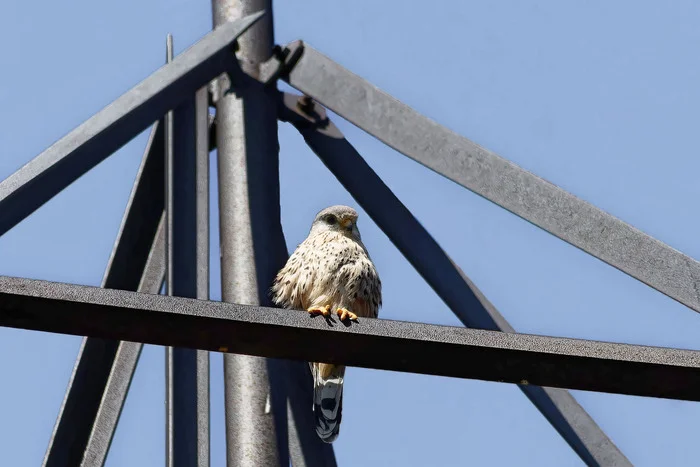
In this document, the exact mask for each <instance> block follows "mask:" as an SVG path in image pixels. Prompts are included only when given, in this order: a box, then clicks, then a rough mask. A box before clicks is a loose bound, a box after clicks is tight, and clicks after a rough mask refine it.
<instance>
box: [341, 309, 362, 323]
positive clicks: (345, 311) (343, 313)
mask: <svg viewBox="0 0 700 467" xmlns="http://www.w3.org/2000/svg"><path fill="white" fill-rule="evenodd" d="M336 313H338V316H339V317H340V321H345V320H346V319H350V320H351V321H357V315H356V314H355V313H353V312H352V311H350V310H348V309H347V308H338V310H337V311H336Z"/></svg>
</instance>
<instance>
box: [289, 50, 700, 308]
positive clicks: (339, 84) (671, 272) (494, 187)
mask: <svg viewBox="0 0 700 467" xmlns="http://www.w3.org/2000/svg"><path fill="white" fill-rule="evenodd" d="M301 46H302V44H301V42H299V41H297V42H295V43H292V44H291V45H289V46H288V47H289V48H290V49H296V48H298V47H301ZM288 56H290V57H291V56H296V55H295V54H289V55H288ZM282 78H283V79H285V80H286V81H287V82H288V83H289V84H290V85H291V86H293V87H294V88H296V89H298V90H299V91H301V92H303V93H304V94H306V95H308V96H310V97H312V98H313V99H315V100H316V101H318V102H320V103H321V104H323V105H324V106H326V107H327V108H329V109H330V110H332V111H333V112H335V113H337V114H338V115H340V116H342V117H343V118H345V119H347V120H348V121H350V122H352V123H353V124H355V125H357V126H358V127H359V128H361V129H363V130H365V131H366V132H367V133H369V134H370V135H372V136H374V137H376V138H377V139H379V140H380V141H383V142H384V143H386V144H387V145H389V146H390V147H392V148H394V149H396V150H397V151H399V152H401V153H402V154H404V155H406V156H408V157H410V158H412V159H414V160H415V161H417V162H420V163H421V164H423V165H425V166H426V167H428V168H430V169H432V170H434V171H435V172H437V173H439V174H441V175H443V176H445V177H447V178H449V179H450V180H452V181H454V182H456V183H458V184H460V185H462V186H463V187H465V188H467V189H469V190H471V191H473V192H474V193H476V194H478V195H480V196H483V197H484V198H486V199H488V200H489V201H492V202H493V203H495V204H497V205H499V206H501V207H503V208H505V209H507V210H508V211H510V212H512V213H513V214H516V215H518V216H520V217H522V218H523V219H525V220H527V221H529V222H531V223H532V224H534V225H536V226H538V227H540V228H542V229H544V230H546V231H547V232H549V233H551V234H552V235H555V236H557V237H559V238H560V239H562V240H564V241H566V242H568V243H570V244H572V245H574V246H575V247H578V248H580V249H582V250H583V251H585V252H586V253H589V254H591V255H593V256H595V257H596V258H598V259H600V260H602V261H604V262H606V263H608V264H609V265H611V266H613V267H615V268H617V269H619V270H620V271H623V272H625V273H626V274H629V275H630V276H632V277H634V278H636V279H638V280H640V281H641V282H643V283H645V284H647V285H649V286H650V287H653V288H654V289H656V290H658V291H659V292H661V293H663V294H665V295H667V296H669V297H671V298H673V299H674V300H677V301H678V302H680V303H682V304H684V305H686V306H687V307H689V308H691V309H693V310H695V311H697V312H700V293H698V290H699V289H700V263H698V261H696V260H694V259H693V258H690V257H689V256H686V255H684V254H683V253H681V252H679V251H677V250H675V249H673V248H671V247H670V246H668V245H666V244H664V243H662V242H660V241H658V240H656V239H654V238H652V237H650V236H649V235H647V234H645V233H643V232H641V231H640V230H638V229H636V228H634V227H632V226H631V225H629V224H627V223H625V222H623V221H621V220H619V219H617V218H616V217H614V216H612V215H610V214H608V213H606V212H604V211H602V210H601V209H598V208H596V207H595V206H593V205H591V204H590V203H588V202H586V201H583V200H581V199H579V198H577V197H575V196H574V195H572V194H571V193H568V192H566V191H564V190H562V189H561V188H559V187H558V186H556V185H553V184H552V183H550V182H548V181H546V180H544V179H542V178H540V177H538V176H536V175H534V174H532V173H530V172H528V171H526V170H524V169H522V168H521V167H518V166H517V165H515V164H513V163H512V162H510V161H508V160H506V159H503V158H502V157H500V156H498V155H496V154H495V153H493V152H491V151H488V150H486V149H484V148H482V147H481V146H479V145H477V144H476V143H474V142H472V141H470V140H468V139H466V138H464V137H462V136H460V135H458V134H457V133H454V132H452V131H450V130H448V129H447V128H445V127H443V126H441V125H439V124H437V123H436V122H434V121H433V120H430V119H429V118H427V117H425V116H423V115H421V114H419V113H418V112H416V111H415V110H413V109H412V108H411V107H409V106H407V105H406V104H403V103H402V102H400V101H398V100H396V99H395V98H393V97H392V96H390V95H389V94H387V93H385V92H383V91H381V90H380V89H378V88H377V87H375V86H374V85H372V84H371V83H369V82H368V81H366V80H364V79H362V78H360V77H359V76H357V75H355V74H353V73H351V72H350V71H349V70H347V69H345V68H343V67H342V66H340V65H339V64H337V63H335V62H334V61H332V60H331V59H329V58H328V57H326V56H324V55H322V54H321V53H319V52H318V51H316V50H314V49H313V48H311V47H309V46H308V45H305V44H304V45H303V53H302V54H301V58H299V60H298V62H297V63H296V65H294V66H293V67H292V69H291V71H289V73H288V74H284V75H282Z"/></svg>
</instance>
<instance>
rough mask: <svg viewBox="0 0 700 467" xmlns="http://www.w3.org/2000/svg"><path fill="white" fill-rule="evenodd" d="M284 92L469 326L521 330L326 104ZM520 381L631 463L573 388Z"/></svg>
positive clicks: (314, 138)
mask: <svg viewBox="0 0 700 467" xmlns="http://www.w3.org/2000/svg"><path fill="white" fill-rule="evenodd" d="M280 98H281V101H280V118H281V119H282V120H284V121H289V122H291V123H292V124H293V125H294V126H295V128H297V130H299V132H300V133H301V135H302V136H303V137H304V140H305V141H306V142H307V144H308V145H309V147H310V148H311V149H312V150H313V151H314V153H316V155H317V156H318V157H319V158H320V159H321V161H322V162H323V163H324V164H325V165H326V167H328V169H329V170H330V171H331V172H332V173H333V175H335V177H336V178H337V179H338V181H339V182H340V183H341V184H342V185H343V186H344V187H345V188H346V189H347V190H348V192H349V193H350V194H351V195H352V196H353V198H355V200H356V201H357V202H358V203H359V204H360V206H362V208H363V209H364V210H365V211H366V212H367V214H369V216H370V217H371V218H372V219H373V220H374V221H375V222H376V224H377V226H378V227H379V228H380V229H382V231H383V232H384V233H385V234H386V235H387V237H389V239H390V240H391V241H392V243H394V245H396V247H397V248H398V249H399V251H400V252H401V253H402V254H403V255H404V256H405V257H406V259H407V260H408V261H409V262H410V263H411V265H413V267H414V268H415V269H416V271H418V273H419V274H420V275H421V276H422V277H423V279H425V281H426V282H427V283H428V284H429V285H430V286H431V287H432V288H433V290H435V292H436V293H437V294H438V296H439V297H440V298H441V299H442V300H444V301H445V303H446V304H447V306H449V307H450V309H451V310H452V311H453V312H454V313H455V315H456V316H457V317H458V318H459V320H460V321H462V323H463V324H464V325H465V326H468V327H473V328H479V329H489V330H494V331H505V332H511V333H512V332H515V331H514V329H513V328H512V327H511V326H510V324H508V322H507V321H506V320H505V318H504V317H503V316H502V315H501V314H500V313H499V312H498V310H496V308H495V307H494V306H493V305H492V304H491V303H490V302H489V301H488V300H487V299H486V297H484V296H483V294H482V293H481V292H480V291H479V289H478V288H476V286H475V285H474V284H473V283H472V282H471V281H469V279H468V278H467V277H466V276H465V275H464V273H463V272H462V271H461V270H460V269H459V268H458V267H457V266H456V265H455V264H454V263H453V262H452V260H451V259H450V257H449V256H448V255H447V253H445V251H444V250H443V249H442V248H441V247H440V245H438V243H437V242H436V241H435V239H434V238H433V237H432V236H431V235H430V233H428V231H427V230H426V229H425V228H424V227H423V226H422V225H421V224H420V222H418V220H417V219H416V218H415V217H414V216H413V214H411V212H410V211H409V210H408V209H407V208H406V206H404V204H403V203H402V202H401V201H400V200H399V199H398V198H397V197H396V195H394V193H393V192H392V191H391V189H390V188H389V187H388V186H387V185H386V184H385V183H384V182H383V181H382V179H381V178H380V177H379V176H378V175H377V174H376V173H375V172H374V170H372V168H371V167H370V166H369V165H368V164H367V162H365V160H364V159H363V158H362V156H361V155H360V154H359V153H358V152H357V151H356V150H355V148H354V147H353V146H352V145H351V144H350V143H349V142H348V141H347V140H346V139H345V137H344V136H343V134H342V133H341V131H340V130H339V129H338V128H337V127H336V126H335V125H334V124H333V122H332V121H331V120H330V119H329V118H328V116H327V114H326V112H325V109H324V108H323V107H321V106H319V105H314V104H313V101H310V100H308V99H307V98H304V97H302V96H296V95H293V94H289V93H284V94H281V93H280ZM518 387H519V388H520V389H521V390H522V391H523V392H524V393H525V395H526V396H527V397H528V398H529V399H530V400H531V401H532V403H533V404H534V405H535V406H536V407H537V408H538V410H539V411H540V412H541V413H542V414H543V415H544V416H545V417H546V418H547V420H548V421H549V422H550V423H551V424H552V426H553V427H554V428H555V429H556V430H557V431H558V432H559V434H561V436H562V437H563V438H564V439H565V440H566V442H567V443H569V445H570V446H571V447H572V448H573V449H574V451H575V452H576V453H577V454H578V455H579V457H581V459H582V460H583V461H584V462H585V463H586V464H587V465H601V466H602V465H605V466H611V465H615V466H623V465H627V466H631V463H630V462H629V460H628V459H627V458H626V457H625V456H624V454H622V452H620V450H619V449H618V448H617V446H615V444H614V443H613V442H612V441H611V440H610V439H609V438H608V437H607V436H606V435H605V433H604V432H603V430H601V429H600V427H599V426H598V425H597V424H596V423H595V421H594V420H593V419H592V418H591V417H590V416H589V415H588V413H587V412H586V411H585V410H584V408H583V407H581V406H580V405H579V404H578V403H577V402H576V400H575V399H574V398H573V396H571V394H569V392H568V391H566V390H562V389H554V388H540V387H537V386H523V385H519V386H518Z"/></svg>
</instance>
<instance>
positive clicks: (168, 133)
mask: <svg viewBox="0 0 700 467" xmlns="http://www.w3.org/2000/svg"><path fill="white" fill-rule="evenodd" d="M172 59H173V41H172V36H171V35H168V39H167V60H168V62H170V61H171V60H172ZM195 108H196V105H195V96H194V95H193V96H192V97H191V98H190V99H188V100H186V101H184V102H183V103H182V104H180V105H179V106H178V107H176V108H175V109H174V110H172V111H170V112H168V113H167V114H166V116H165V154H166V161H165V190H166V197H165V213H166V265H167V269H166V292H167V294H168V295H170V296H174V295H175V296H181V297H190V298H197V293H198V285H199V284H198V280H197V275H198V270H199V264H198V246H199V245H198V239H197V233H198V224H199V222H198V221H199V218H198V216H197V204H198V203H197V150H198V144H197V117H196V111H195ZM205 118H206V116H205ZM205 134H208V131H207V132H205ZM197 363H198V354H197V351H196V350H192V349H183V348H177V347H167V348H166V464H167V466H168V467H184V466H187V467H190V466H192V467H194V466H198V465H206V464H201V463H200V462H201V461H203V460H201V461H198V457H199V448H198V441H199V440H200V439H201V438H202V436H201V435H202V434H204V436H205V437H208V430H209V426H208V425H209V424H208V420H207V421H206V422H207V423H206V425H202V426H200V425H199V421H200V419H201V417H200V404H199V401H198V399H199V398H198V387H199V385H198V383H199V381H198V365H197ZM202 363H203V362H202ZM207 398H208V394H207Z"/></svg>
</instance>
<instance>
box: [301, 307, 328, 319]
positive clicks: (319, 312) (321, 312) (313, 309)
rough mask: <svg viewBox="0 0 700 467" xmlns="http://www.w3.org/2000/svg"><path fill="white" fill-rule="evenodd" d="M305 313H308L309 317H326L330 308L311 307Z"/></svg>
mask: <svg viewBox="0 0 700 467" xmlns="http://www.w3.org/2000/svg"><path fill="white" fill-rule="evenodd" d="M306 311H308V312H309V313H310V314H311V315H323V316H325V317H328V316H329V315H330V314H331V306H330V305H326V306H312V307H311V308H309V309H308V310H306Z"/></svg>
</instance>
